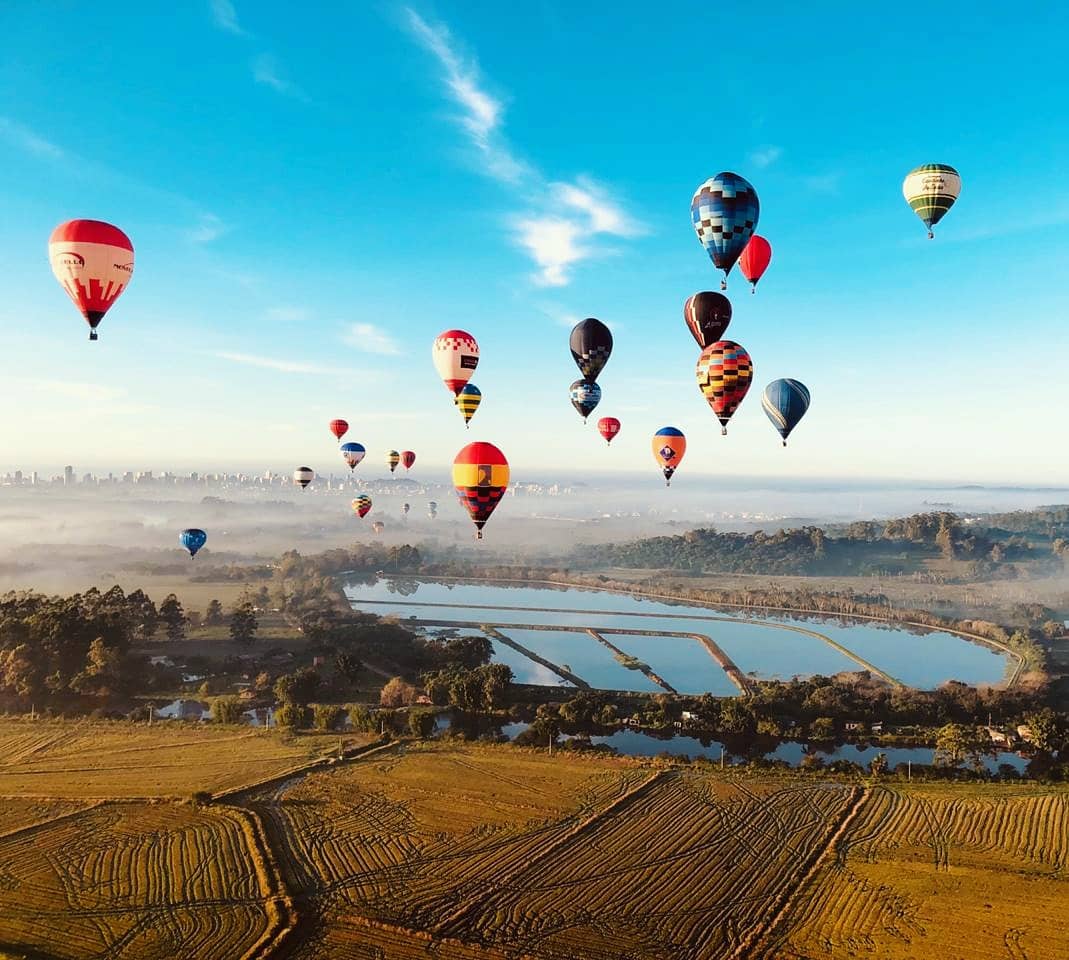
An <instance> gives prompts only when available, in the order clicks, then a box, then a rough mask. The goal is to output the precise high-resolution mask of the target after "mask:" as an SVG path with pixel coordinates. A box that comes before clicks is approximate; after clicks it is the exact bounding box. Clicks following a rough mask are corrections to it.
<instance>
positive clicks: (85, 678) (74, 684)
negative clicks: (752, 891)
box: [71, 637, 120, 696]
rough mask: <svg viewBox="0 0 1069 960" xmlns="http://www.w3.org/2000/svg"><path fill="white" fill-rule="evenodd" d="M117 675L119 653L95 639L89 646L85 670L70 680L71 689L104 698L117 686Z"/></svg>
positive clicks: (118, 672) (99, 639)
mask: <svg viewBox="0 0 1069 960" xmlns="http://www.w3.org/2000/svg"><path fill="white" fill-rule="evenodd" d="M119 674H120V657H119V651H118V650H115V649H114V648H113V647H109V646H107V644H105V643H104V640H103V638H101V637H97V638H96V639H95V640H94V641H93V642H92V643H91V644H89V653H88V654H87V655H86V662H85V669H84V670H82V672H81V673H79V674H78V675H77V676H76V677H74V679H73V680H71V688H72V689H73V690H76V691H77V692H78V693H85V694H97V695H103V696H106V695H107V694H109V693H112V692H114V691H115V688H116V687H117V686H118V684H119Z"/></svg>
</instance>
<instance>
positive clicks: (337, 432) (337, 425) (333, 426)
mask: <svg viewBox="0 0 1069 960" xmlns="http://www.w3.org/2000/svg"><path fill="white" fill-rule="evenodd" d="M348 430H349V424H348V422H347V421H345V420H331V421H330V432H331V433H333V434H334V436H335V437H336V438H337V439H338V440H340V439H341V438H342V437H344V436H345V434H346V433H347V432H348Z"/></svg>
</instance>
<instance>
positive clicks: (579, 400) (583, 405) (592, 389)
mask: <svg viewBox="0 0 1069 960" xmlns="http://www.w3.org/2000/svg"><path fill="white" fill-rule="evenodd" d="M568 393H569V395H570V396H571V398H572V406H573V407H575V409H576V410H578V411H579V415H580V416H581V417H582V418H583V423H586V418H587V417H589V416H590V414H591V413H593V412H594V408H595V407H596V406H597V405H598V404H599V403H601V387H599V386H598V385H597V384H596V383H594V382H593V381H592V380H576V381H575V383H573V384H572V385H571V386H570V387H569V388H568Z"/></svg>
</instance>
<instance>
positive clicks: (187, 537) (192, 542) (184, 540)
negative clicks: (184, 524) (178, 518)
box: [178, 527, 208, 559]
mask: <svg viewBox="0 0 1069 960" xmlns="http://www.w3.org/2000/svg"><path fill="white" fill-rule="evenodd" d="M207 540H208V534H206V533H205V532H204V531H203V530H198V529H197V528H196V527H190V528H189V529H188V530H183V531H182V532H181V533H180V534H178V542H179V543H180V544H182V546H183V547H185V548H186V549H187V550H188V551H189V556H190V558H191V559H192V558H193V557H195V556H196V555H197V551H198V550H199V549H200V548H201V547H203V546H204V544H205V543H206V542H207Z"/></svg>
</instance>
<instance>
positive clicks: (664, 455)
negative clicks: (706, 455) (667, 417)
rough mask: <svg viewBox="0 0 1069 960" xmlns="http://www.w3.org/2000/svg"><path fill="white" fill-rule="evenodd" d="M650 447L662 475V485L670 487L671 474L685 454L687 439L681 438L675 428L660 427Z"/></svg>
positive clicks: (680, 432)
mask: <svg viewBox="0 0 1069 960" xmlns="http://www.w3.org/2000/svg"><path fill="white" fill-rule="evenodd" d="M652 447H653V459H654V460H656V461H657V463H658V464H659V465H660V467H661V472H662V473H664V485H665V486H666V487H668V486H671V484H672V474H673V473H675V472H676V468H677V467H678V466H679V464H680V462H681V461H682V459H683V454H684V453H686V452H687V438H686V437H684V436H683V431H682V430H677V429H676V428H675V427H661V429H660V430H658V431H657V432H656V433H655V434H654V435H653V442H652Z"/></svg>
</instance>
